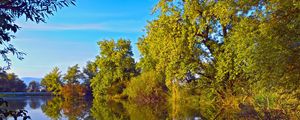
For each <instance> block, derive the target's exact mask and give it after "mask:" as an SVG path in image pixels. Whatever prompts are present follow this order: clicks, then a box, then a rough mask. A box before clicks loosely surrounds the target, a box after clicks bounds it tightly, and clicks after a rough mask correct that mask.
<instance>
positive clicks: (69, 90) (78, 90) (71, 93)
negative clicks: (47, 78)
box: [62, 84, 86, 100]
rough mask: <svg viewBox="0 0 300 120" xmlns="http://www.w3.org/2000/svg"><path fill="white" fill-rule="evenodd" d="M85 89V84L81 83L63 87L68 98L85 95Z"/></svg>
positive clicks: (65, 96) (63, 93) (64, 95)
mask: <svg viewBox="0 0 300 120" xmlns="http://www.w3.org/2000/svg"><path fill="white" fill-rule="evenodd" d="M85 91H86V88H85V86H83V85H80V84H66V85H64V86H63V87H62V95H63V97H64V98H65V99H67V100H69V99H70V100H71V99H77V98H81V97H84V96H85Z"/></svg>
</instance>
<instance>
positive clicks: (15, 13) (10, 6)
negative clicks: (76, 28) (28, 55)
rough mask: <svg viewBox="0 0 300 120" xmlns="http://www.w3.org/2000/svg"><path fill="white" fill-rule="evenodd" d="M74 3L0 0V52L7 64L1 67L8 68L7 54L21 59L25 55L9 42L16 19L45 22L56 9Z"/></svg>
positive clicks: (17, 28)
mask: <svg viewBox="0 0 300 120" xmlns="http://www.w3.org/2000/svg"><path fill="white" fill-rule="evenodd" d="M69 5H75V0H47V1H43V0H42V1H36V0H1V1H0V23H1V24H0V28H1V29H0V45H1V46H2V47H1V49H0V54H1V55H2V57H3V60H4V61H5V62H6V63H7V64H8V66H7V67H3V66H2V67H3V68H1V69H9V66H10V64H11V60H10V59H9V58H8V56H7V55H8V54H10V53H11V54H13V55H16V56H17V58H19V59H23V56H24V55H25V54H24V53H23V52H19V51H17V49H16V48H15V47H14V46H13V45H12V44H11V43H10V41H11V39H12V38H14V36H13V35H11V33H16V32H17V31H18V30H19V29H20V27H19V26H18V25H17V24H16V23H15V21H16V19H18V18H20V17H22V16H24V17H25V18H26V20H30V21H33V22H36V23H39V22H45V21H46V18H47V17H48V16H49V15H53V14H54V12H56V11H57V9H60V8H63V7H65V6H69Z"/></svg>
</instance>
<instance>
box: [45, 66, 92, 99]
mask: <svg viewBox="0 0 300 120" xmlns="http://www.w3.org/2000/svg"><path fill="white" fill-rule="evenodd" d="M92 66H93V63H91V62H88V64H87V66H86V68H84V70H83V72H81V71H80V69H79V66H78V65H77V64H76V65H74V66H71V67H69V68H68V71H67V73H66V74H64V75H62V73H61V72H60V70H59V68H57V67H55V68H54V69H53V70H52V71H51V72H50V73H49V74H47V75H46V76H45V77H44V78H43V79H42V81H41V85H42V86H43V87H45V89H46V90H47V91H50V92H53V93H54V94H55V95H62V96H63V97H64V98H65V99H76V98H82V97H85V96H91V88H90V82H89V79H90V78H91V77H92V76H93V71H92V69H93V68H91V67H92Z"/></svg>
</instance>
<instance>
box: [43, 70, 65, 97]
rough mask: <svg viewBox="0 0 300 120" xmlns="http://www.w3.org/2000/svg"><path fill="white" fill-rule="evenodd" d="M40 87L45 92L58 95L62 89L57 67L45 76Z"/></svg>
mask: <svg viewBox="0 0 300 120" xmlns="http://www.w3.org/2000/svg"><path fill="white" fill-rule="evenodd" d="M41 85H42V86H44V87H45V88H46V90H47V91H50V92H53V93H54V94H55V95H58V94H60V92H61V88H62V81H61V72H60V71H59V68H58V67H55V68H54V69H53V70H52V71H51V72H50V73H48V74H47V75H45V77H44V78H43V79H42V81H41Z"/></svg>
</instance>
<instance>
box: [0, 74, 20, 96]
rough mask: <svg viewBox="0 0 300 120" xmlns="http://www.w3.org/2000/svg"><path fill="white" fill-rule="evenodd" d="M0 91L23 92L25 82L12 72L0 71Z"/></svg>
mask: <svg viewBox="0 0 300 120" xmlns="http://www.w3.org/2000/svg"><path fill="white" fill-rule="evenodd" d="M0 82H1V86H0V91H1V92H25V91H26V84H25V83H24V82H23V81H22V80H21V79H19V78H18V76H17V75H15V74H14V73H6V72H2V73H0Z"/></svg>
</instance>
